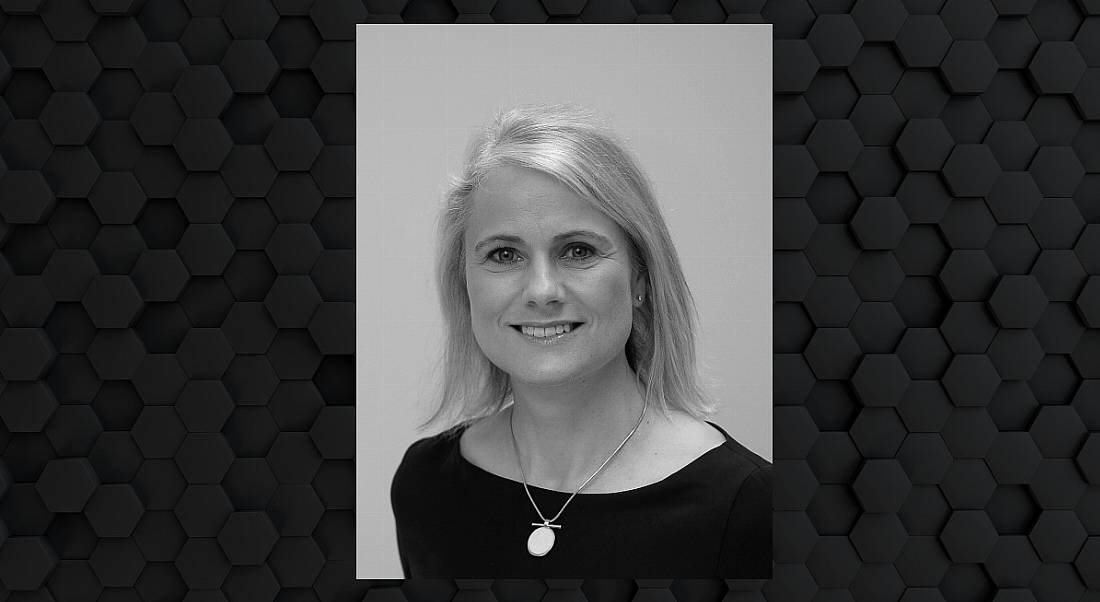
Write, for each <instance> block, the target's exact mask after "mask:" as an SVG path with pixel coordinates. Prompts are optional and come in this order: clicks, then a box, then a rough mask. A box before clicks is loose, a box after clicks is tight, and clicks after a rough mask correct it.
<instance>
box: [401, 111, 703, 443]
mask: <svg viewBox="0 0 1100 602" xmlns="http://www.w3.org/2000/svg"><path fill="white" fill-rule="evenodd" d="M500 165H513V166H519V167H526V168H529V169H534V170H537V171H540V172H543V173H545V174H548V175H550V176H553V177H555V178H557V179H558V180H559V181H560V182H562V183H563V184H565V185H566V186H568V187H569V188H570V189H571V190H572V191H573V192H575V193H576V194H577V195H579V196H580V197H581V198H583V199H585V200H587V201H588V202H589V203H591V204H592V206H593V207H595V208H596V209H597V210H599V211H600V212H602V213H603V214H604V215H606V216H608V217H609V218H611V219H612V220H613V221H614V222H615V223H616V224H618V225H619V227H621V228H622V229H623V232H625V233H626V236H627V238H628V240H629V241H630V246H631V259H632V260H633V261H632V264H633V266H634V269H635V270H636V271H635V274H634V275H635V276H636V275H637V274H638V273H639V272H641V273H643V274H644V277H645V285H646V286H645V290H646V295H645V299H644V302H643V303H642V304H641V306H640V307H637V306H636V307H635V309H634V323H633V327H632V329H631V333H630V337H629V338H628V340H627V344H626V358H627V362H628V363H629V365H630V367H631V368H632V369H633V370H634V371H635V373H636V374H637V375H638V378H639V381H640V382H641V383H642V384H643V386H644V387H645V388H646V395H648V396H649V399H650V400H651V403H655V404H656V407H658V408H660V409H661V410H663V411H668V410H669V409H678V410H682V411H686V412H688V413H690V414H691V415H693V416H696V417H705V416H706V415H707V414H709V413H711V412H713V411H714V403H713V401H712V400H711V399H710V397H709V396H708V395H707V393H706V392H705V390H704V388H703V386H702V384H701V382H700V378H699V373H698V370H697V367H696V358H695V329H696V324H697V320H698V317H697V314H696V311H695V305H694V302H693V300H692V297H691V291H689V290H688V285H687V281H686V280H685V279H684V275H683V271H682V270H681V268H680V260H679V257H678V255H677V253H676V249H675V247H674V246H673V244H672V238H671V237H670V236H669V233H668V227H667V226H666V225H665V220H664V218H663V217H662V216H661V211H660V208H659V207H658V206H657V202H656V199H655V198H654V194H653V189H652V186H651V184H650V183H649V180H648V179H647V178H646V176H645V174H643V173H642V170H641V169H640V168H639V167H638V164H637V162H636V161H635V160H634V158H633V157H632V156H631V154H630V153H629V152H628V151H627V150H626V148H625V147H624V145H623V144H622V142H620V140H619V139H618V138H617V137H616V136H615V135H614V134H613V133H612V132H611V131H610V130H609V129H608V128H607V127H606V126H605V125H604V124H603V122H602V121H601V120H600V119H598V118H597V117H596V116H595V115H594V114H592V113H590V112H588V111H586V110H584V109H581V108H579V107H577V106H574V105H560V104H558V105H521V106H517V107H515V108H513V109H511V110H507V111H501V112H498V113H497V115H496V117H495V118H494V119H492V120H491V122H490V123H489V124H488V125H487V126H486V127H485V128H484V129H483V131H481V133H480V134H479V135H478V136H475V137H474V138H473V139H472V140H471V141H470V144H469V146H468V147H467V149H466V158H465V161H464V164H463V167H462V171H461V173H460V174H458V175H457V176H455V177H454V178H452V180H451V184H450V186H449V188H448V189H447V191H446V192H445V194H444V197H443V202H444V207H443V209H442V212H441V214H440V217H439V223H438V248H437V253H438V255H437V258H436V266H435V267H436V278H437V286H438V292H439V301H440V304H441V306H442V310H443V318H444V331H445V336H446V340H445V342H444V344H443V347H442V357H441V358H440V359H441V368H442V379H441V383H440V390H439V393H438V398H437V400H436V405H435V408H434V411H433V412H432V414H431V415H430V416H429V417H428V419H427V420H425V421H424V423H422V424H421V428H425V427H427V426H429V425H431V424H433V423H436V422H444V423H445V424H447V425H449V426H455V425H457V424H462V423H465V422H469V421H473V420H476V419H478V418H480V417H482V416H486V415H490V414H493V413H495V412H497V411H499V410H500V409H501V408H503V407H505V405H506V403H507V400H508V398H509V396H510V394H511V385H510V382H509V376H508V374H507V373H505V372H504V371H503V370H501V369H500V368H498V367H496V366H495V365H494V364H493V363H492V362H490V361H489V359H488V358H487V357H486V356H485V354H484V353H483V352H482V351H481V348H480V346H478V344H477V341H476V340H475V339H474V334H473V330H472V328H471V324H470V298H469V294H468V292H467V289H466V269H465V268H466V263H465V262H466V249H465V245H464V237H465V230H466V221H467V219H468V217H469V215H470V212H471V209H472V197H473V193H474V192H475V191H476V190H477V189H478V186H479V185H480V183H481V180H482V178H484V177H485V175H486V174H487V173H488V172H489V171H490V170H492V169H493V168H494V167H497V166H500Z"/></svg>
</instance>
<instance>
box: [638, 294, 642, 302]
mask: <svg viewBox="0 0 1100 602" xmlns="http://www.w3.org/2000/svg"><path fill="white" fill-rule="evenodd" d="M641 302H642V296H641V295H638V303H641Z"/></svg>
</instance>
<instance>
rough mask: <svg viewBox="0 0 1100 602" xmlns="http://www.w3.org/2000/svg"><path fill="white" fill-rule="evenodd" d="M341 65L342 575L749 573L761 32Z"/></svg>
mask: <svg viewBox="0 0 1100 602" xmlns="http://www.w3.org/2000/svg"><path fill="white" fill-rule="evenodd" d="M356 46H357V47H356V51H357V63H356V69H357V94H356V103H357V106H356V116H357V123H356V140H357V146H356V153H357V156H356V169H357V210H356V220H357V224H356V226H357V241H356V272H357V285H356V288H357V308H356V313H357V337H356V338H357V343H356V348H357V349H356V379H357V387H356V410H357V411H356V420H357V425H356V429H357V430H356V432H357V448H356V478H357V483H356V485H357V487H356V491H357V500H356V543H357V554H356V574H357V576H358V577H360V578H372V579H377V578H402V577H405V578H412V577H492V578H501V577H535V578H545V577H582V578H590V577H630V578H645V577H678V578H691V577H720V578H750V579H766V578H770V577H771V570H772V569H771V567H772V479H771V463H770V461H771V450H772V441H771V438H772V395H771V387H772V378H771V370H772V368H771V360H772V344H771V339H772V324H771V319H772V294H771V281H772V271H771V248H772V238H771V237H772V234H771V233H772V209H771V186H772V182H771V28H770V26H763V25H761V26H749V25H676V26H673V25H668V26H656V25H616V26H596V25H581V26H567V25H545V26H535V25H515V26H503V25H466V26H409V25H404V26H400V27H394V26H383V25H360V26H358V27H357V31H356Z"/></svg>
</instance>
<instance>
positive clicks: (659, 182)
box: [355, 25, 772, 578]
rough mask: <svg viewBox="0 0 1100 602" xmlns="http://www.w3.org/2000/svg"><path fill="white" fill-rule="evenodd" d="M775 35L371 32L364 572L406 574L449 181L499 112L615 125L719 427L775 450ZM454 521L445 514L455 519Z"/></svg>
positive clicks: (711, 29)
mask: <svg viewBox="0 0 1100 602" xmlns="http://www.w3.org/2000/svg"><path fill="white" fill-rule="evenodd" d="M771 33H772V32H771V26H769V25H608V26H603V25H396V26H395V25H359V26H357V28H356V61H357V62H356V71H357V86H356V96H355V98H356V120H357V121H356V140H357V145H356V169H357V179H356V196H357V206H356V221H357V228H358V230H357V232H358V234H357V240H356V278H357V281H356V295H357V296H356V316H357V324H356V329H357V330H356V342H357V346H356V350H357V352H356V380H357V382H356V404H357V411H356V422H357V425H356V428H357V440H356V477H357V481H356V485H357V487H356V494H357V495H356V544H357V554H356V575H357V576H358V577H359V578H400V577H402V574H401V567H400V563H399V561H398V556H397V543H396V540H395V535H394V522H393V514H392V511H391V509H390V500H389V489H390V482H391V479H392V478H393V474H394V470H395V469H396V468H397V465H398V463H399V462H400V460H401V457H402V455H403V454H404V452H405V449H406V448H407V447H408V446H409V444H410V443H412V442H413V441H415V440H416V439H418V438H420V437H423V436H427V435H430V434H435V433H418V432H416V431H415V430H414V428H413V427H414V424H415V423H416V422H417V421H418V420H420V419H421V418H423V417H424V416H425V413H424V412H425V411H426V408H427V407H428V402H429V398H430V396H431V394H432V392H433V390H434V385H435V380H434V378H435V375H434V374H433V373H432V371H431V369H430V368H431V367H432V366H433V365H434V362H435V360H436V357H437V351H438V349H439V347H440V341H441V332H442V326H441V320H442V318H441V315H440V312H439V309H438V307H437V301H436V293H435V289H434V285H433V278H432V258H433V256H434V250H435V243H434V224H435V216H436V210H437V208H438V207H439V203H440V198H441V192H442V190H443V187H444V185H445V183H446V182H447V176H448V175H449V174H451V173H453V172H456V171H457V170H458V168H459V166H460V164H461V159H462V154H463V151H464V149H465V147H466V143H467V141H468V140H469V138H470V136H471V134H472V133H473V132H475V131H477V129H478V128H479V127H480V126H481V125H482V124H484V123H485V122H486V121H487V120H488V119H489V118H490V117H491V116H492V114H493V112H494V111H495V110H496V109H497V108H499V107H507V106H511V105H514V104H518V103H524V102H574V103H578V104H581V105H583V106H586V107H588V108H590V109H592V110H595V111H597V112H599V113H601V114H603V115H604V116H606V117H608V118H609V120H610V122H611V124H612V126H613V128H614V129H615V130H616V132H617V133H618V134H619V135H620V136H622V137H623V138H625V139H626V141H627V142H628V144H629V145H630V146H631V148H632V150H633V151H634V153H635V154H636V156H638V158H639V159H640V162H641V165H642V168H643V169H644V170H645V171H646V172H647V173H648V175H649V177H650V178H651V179H652V181H653V183H654V185H655V187H656V193H657V199H658V201H659V203H660V204H661V205H662V208H663V210H664V214H665V218H666V220H667V221H668V224H669V228H670V230H671V231H672V235H673V238H674V240H675V243H676V246H677V249H678V250H679V253H680V258H681V260H682V263H683V267H684V270H685V272H686V276H687V279H688V283H689V284H690V286H691V290H692V293H693V295H694V297H695V300H696V305H697V307H698V310H699V314H700V319H701V332H700V357H701V359H702V361H703V367H704V375H705V376H706V378H707V380H708V383H709V385H710V389H711V391H712V392H713V393H714V394H715V396H716V397H717V398H718V399H719V400H721V401H722V402H723V403H724V406H723V408H722V410H721V412H720V413H719V414H717V415H716V416H714V417H713V418H712V420H713V421H714V422H716V423H717V424H720V425H722V427H723V428H725V429H726V430H727V431H729V433H730V434H731V435H733V436H734V437H735V438H736V439H737V440H739V441H740V442H741V443H743V444H744V445H746V446H747V447H748V448H750V449H752V450H753V451H755V452H756V453H758V454H760V455H762V456H764V457H765V458H768V459H771V452H772V412H771V409H772V395H771V389H772V343H771V341H772V326H771V319H772V264H771V256H772V253H771V248H772V203H771V190H772V176H771V173H772V170H771V157H772V152H771V138H772V135H771V123H772V97H771V89H772V70H771V65H772V58H771V55H772V35H771ZM440 512H447V509H446V508H445V507H442V508H440Z"/></svg>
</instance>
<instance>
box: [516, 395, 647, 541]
mask: <svg viewBox="0 0 1100 602" xmlns="http://www.w3.org/2000/svg"><path fill="white" fill-rule="evenodd" d="M646 393H647V394H646V395H645V402H644V403H643V404H642V413H641V415H640V416H638V423H637V424H635V425H634V428H632V429H630V432H629V433H627V434H626V438H625V439H623V442H622V443H620V444H619V446H618V447H616V448H615V451H613V452H611V455H610V456H608V457H607V459H606V460H604V461H603V464H600V467H599V468H597V469H596V472H594V473H592V474H591V475H590V476H589V477H588V478H587V479H585V480H584V482H583V483H581V485H580V487H577V489H576V491H574V492H573V495H571V496H569V499H567V500H565V503H564V504H562V506H561V510H558V513H557V514H555V515H554V518H551V519H547V518H546V517H545V516H543V514H542V511H541V510H539V506H538V504H536V503H535V498H533V497H531V490H530V489H529V488H528V487H527V474H526V473H524V471H523V461H522V460H520V457H519V444H517V443H516V428H515V415H516V412H515V407H514V404H513V408H512V413H511V414H510V415H509V416H508V428H509V429H511V431H512V449H514V450H515V451H516V464H518V465H519V474H520V477H522V478H523V491H525V492H526V493H527V499H529V500H531V505H532V506H534V508H535V513H536V514H538V515H539V518H541V519H542V522H541V523H531V526H532V527H535V530H534V531H532V532H531V536H530V537H528V538H527V551H528V552H530V553H531V555H532V556H545V555H546V553H547V552H549V551H550V548H553V547H554V539H555V536H554V529H560V528H561V525H555V524H554V522H556V521H557V520H558V517H560V516H561V513H562V512H565V508H566V506H568V505H569V502H572V501H573V498H575V497H577V494H578V493H580V492H581V490H582V489H584V487H585V485H588V483H589V481H591V480H592V479H594V478H596V475H598V474H600V472H601V471H602V470H603V469H604V467H605V466H607V464H608V463H609V462H611V460H613V459H614V458H615V456H617V455H618V454H619V450H621V449H622V448H623V446H624V445H626V442H627V441H630V438H631V437H633V436H634V432H635V431H637V430H638V427H640V426H641V425H642V419H643V418H645V411H646V408H647V407H649V394H648V391H647V392H646Z"/></svg>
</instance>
